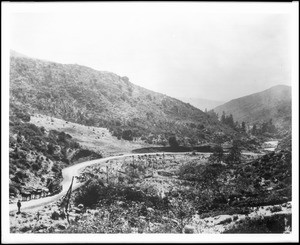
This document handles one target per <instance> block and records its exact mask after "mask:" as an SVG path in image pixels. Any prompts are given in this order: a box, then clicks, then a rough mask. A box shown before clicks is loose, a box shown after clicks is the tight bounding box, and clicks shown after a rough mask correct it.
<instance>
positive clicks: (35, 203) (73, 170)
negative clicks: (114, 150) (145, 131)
mask: <svg viewBox="0 0 300 245" xmlns="http://www.w3.org/2000/svg"><path fill="white" fill-rule="evenodd" d="M190 153H191V152H153V153H140V154H125V155H120V156H111V157H106V158H101V159H96V160H91V161H86V162H82V163H78V164H75V165H72V166H69V167H67V168H64V169H63V170H62V176H63V181H62V183H61V185H62V191H61V192H60V193H59V194H56V195H53V196H48V197H44V198H40V199H34V200H30V201H26V202H22V207H21V210H22V211H23V210H28V209H35V208H39V207H41V206H44V205H47V204H49V203H52V202H54V201H56V200H58V199H59V198H61V197H62V196H64V195H65V194H66V193H67V191H68V189H69V187H70V184H71V181H72V177H73V176H79V175H80V170H81V169H82V168H85V167H87V166H91V165H93V164H101V163H105V162H106V161H108V160H115V159H119V158H123V157H130V156H144V155H162V154H165V155H169V154H172V155H183V154H190ZM198 154H199V153H198ZM200 154H209V155H210V154H212V153H210V152H201V153H200ZM243 154H244V155H253V154H255V155H259V154H256V153H243ZM262 155H264V154H262ZM82 184H83V183H80V182H77V180H76V178H74V182H73V187H72V190H75V189H77V188H78V187H80V186H81V185H82ZM17 210H18V208H17V204H16V203H13V204H9V211H10V212H11V211H17Z"/></svg>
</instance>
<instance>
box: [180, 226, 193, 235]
mask: <svg viewBox="0 0 300 245" xmlns="http://www.w3.org/2000/svg"><path fill="white" fill-rule="evenodd" d="M183 233H186V234H193V233H195V227H194V226H192V225H186V226H185V227H184V228H183Z"/></svg>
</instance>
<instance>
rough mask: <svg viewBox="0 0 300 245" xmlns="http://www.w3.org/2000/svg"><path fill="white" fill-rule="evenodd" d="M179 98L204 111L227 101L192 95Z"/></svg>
mask: <svg viewBox="0 0 300 245" xmlns="http://www.w3.org/2000/svg"><path fill="white" fill-rule="evenodd" d="M178 99H180V100H182V101H184V102H186V103H190V104H191V105H192V106H195V107H197V108H199V109H200V110H202V111H205V109H207V110H211V109H213V108H215V107H217V106H219V105H222V104H224V103H225V101H216V100H207V99H202V98H191V97H178Z"/></svg>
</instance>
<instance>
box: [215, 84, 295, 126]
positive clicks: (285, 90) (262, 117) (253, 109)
mask: <svg viewBox="0 0 300 245" xmlns="http://www.w3.org/2000/svg"><path fill="white" fill-rule="evenodd" d="M214 111H215V112H216V113H218V114H219V116H221V115H222V113H223V111H224V112H225V113H226V114H227V115H229V114H232V115H233V118H234V120H237V121H239V122H242V121H244V122H247V123H250V124H254V123H263V122H267V121H269V120H270V119H272V121H273V123H274V125H275V126H276V127H277V128H280V129H285V130H290V129H291V111H292V103H291V87H290V86H286V85H277V86H274V87H271V88H269V89H267V90H264V91H262V92H259V93H254V94H251V95H248V96H243V97H241V98H237V99H234V100H231V101H229V102H227V103H225V104H223V105H220V106H217V107H216V108H215V109H214Z"/></svg>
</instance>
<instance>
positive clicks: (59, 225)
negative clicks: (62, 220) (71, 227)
mask: <svg viewBox="0 0 300 245" xmlns="http://www.w3.org/2000/svg"><path fill="white" fill-rule="evenodd" d="M56 227H57V228H58V229H60V230H65V229H66V228H67V227H66V226H65V225H63V224H57V225H56Z"/></svg>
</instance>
